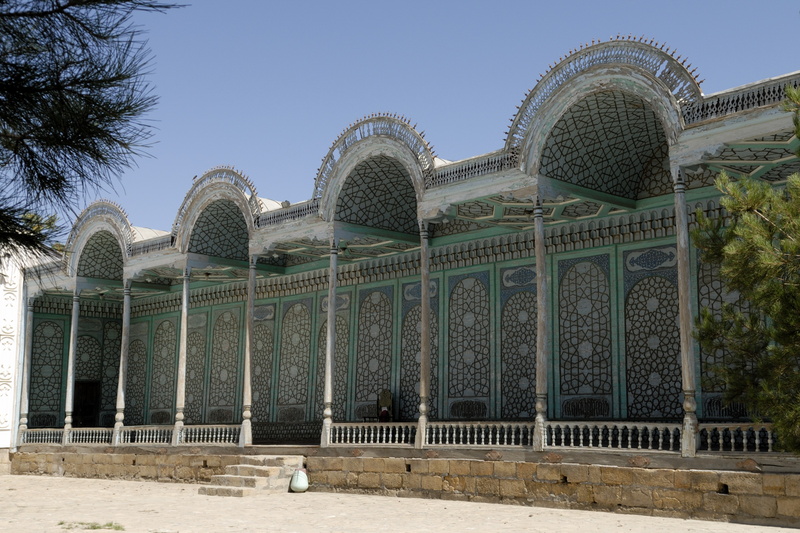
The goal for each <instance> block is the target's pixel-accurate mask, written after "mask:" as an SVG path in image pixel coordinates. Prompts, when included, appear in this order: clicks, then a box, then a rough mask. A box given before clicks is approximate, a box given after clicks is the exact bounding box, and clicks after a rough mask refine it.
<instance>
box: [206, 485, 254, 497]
mask: <svg viewBox="0 0 800 533" xmlns="http://www.w3.org/2000/svg"><path fill="white" fill-rule="evenodd" d="M197 492H198V494H204V495H206V496H232V497H234V498H241V497H243V496H252V495H253V494H255V493H256V489H248V488H245V487H217V486H213V485H204V486H202V487H200V490H198V491H197Z"/></svg>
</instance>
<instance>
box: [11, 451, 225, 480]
mask: <svg viewBox="0 0 800 533" xmlns="http://www.w3.org/2000/svg"><path fill="white" fill-rule="evenodd" d="M240 459H241V456H240V455H214V454H205V453H204V454H191V453H188V454H178V453H166V451H163V452H162V453H159V452H158V451H155V452H147V451H144V452H131V453H124V452H119V451H116V450H115V451H109V452H108V453H103V452H83V453H76V452H63V453H60V452H43V451H42V452H25V453H19V452H17V453H15V454H12V459H11V473H12V474H36V475H49V476H68V477H84V478H107V479H128V480H142V481H177V482H184V483H204V482H208V481H210V480H211V476H213V475H216V474H222V473H223V470H224V469H225V467H226V466H228V465H235V464H239V463H240Z"/></svg>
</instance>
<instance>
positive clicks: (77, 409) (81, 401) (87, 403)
mask: <svg viewBox="0 0 800 533" xmlns="http://www.w3.org/2000/svg"><path fill="white" fill-rule="evenodd" d="M100 390H101V387H100V382H99V381H76V382H75V399H74V401H73V402H72V405H73V411H72V427H76V428H92V427H99V425H100V399H101V397H100Z"/></svg>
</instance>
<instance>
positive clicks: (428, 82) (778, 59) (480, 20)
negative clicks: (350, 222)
mask: <svg viewBox="0 0 800 533" xmlns="http://www.w3.org/2000/svg"><path fill="white" fill-rule="evenodd" d="M556 4H557V5H556ZM136 20H137V22H138V23H140V24H141V25H142V26H143V27H144V28H145V29H146V30H147V32H148V39H149V43H150V48H151V49H152V52H153V58H154V59H153V64H152V74H151V75H150V78H149V79H150V81H151V84H152V86H153V89H154V91H155V94H157V95H158V96H159V98H160V100H159V104H158V107H157V109H156V110H155V111H153V112H152V113H150V114H149V116H148V119H149V120H151V121H152V123H153V124H154V125H155V126H156V130H155V132H154V133H155V134H154V137H153V139H152V141H153V142H154V145H153V146H152V147H151V148H149V150H148V152H149V153H150V155H151V157H148V158H140V159H138V160H137V163H138V165H137V166H136V167H134V168H132V169H130V170H129V171H127V172H126V173H124V175H122V176H121V179H120V182H119V184H118V185H117V186H116V187H115V190H114V191H101V192H100V193H99V194H98V195H97V196H96V198H107V199H111V200H113V201H115V202H117V203H119V204H120V205H121V206H122V207H123V208H124V209H125V211H126V212H127V213H128V217H129V219H130V222H131V224H133V225H135V226H145V227H150V228H156V229H163V230H169V229H170V228H171V226H172V223H173V221H174V217H175V214H176V213H177V210H178V208H179V207H180V204H181V202H182V201H183V198H184V195H185V194H186V193H187V192H188V190H189V188H190V187H191V182H192V177H193V176H195V175H201V174H203V173H204V172H205V171H206V170H208V169H210V168H212V167H214V166H217V165H233V166H234V167H235V168H237V169H238V170H240V171H242V172H243V173H245V174H246V175H248V176H249V177H250V178H251V180H252V181H253V182H254V183H255V186H256V188H257V190H258V193H259V196H262V197H267V198H271V199H274V200H279V201H282V200H290V201H291V202H298V201H302V200H307V199H309V198H310V197H311V194H312V191H313V188H314V178H315V176H316V172H317V169H318V167H319V164H320V162H321V160H322V158H323V157H324V156H325V154H326V153H327V151H328V149H329V148H330V145H331V143H332V142H333V141H334V140H335V139H336V137H337V136H338V135H339V133H341V131H342V130H344V129H345V128H347V127H348V126H349V125H350V124H351V123H353V122H355V121H356V120H358V119H359V118H361V117H363V116H365V115H368V114H370V113H375V112H391V113H398V114H401V115H404V116H406V117H408V118H409V119H410V120H411V121H412V123H416V124H417V128H418V129H419V130H421V131H425V133H426V139H427V140H428V141H429V142H430V143H431V144H432V145H433V147H434V149H435V152H436V154H437V155H438V156H440V157H442V158H445V159H450V160H457V159H463V158H466V157H471V156H475V155H479V154H482V153H486V152H490V151H493V150H496V149H498V148H501V147H502V146H503V141H504V139H505V136H504V134H505V131H506V128H507V126H508V123H509V120H510V119H511V118H512V117H513V116H514V113H515V111H516V107H515V106H516V105H518V104H519V103H520V101H521V100H522V98H523V97H524V95H525V93H526V92H527V91H528V90H530V89H531V88H532V87H533V86H534V85H535V83H536V80H537V79H538V77H539V74H540V73H541V74H543V73H545V72H546V71H547V69H548V68H549V65H552V64H555V63H556V62H558V60H559V57H561V56H564V55H565V54H567V53H568V52H569V51H570V50H571V49H573V48H577V47H578V46H580V45H581V44H583V43H587V42H590V41H591V40H592V39H602V40H604V41H606V40H608V39H609V38H610V37H612V36H616V35H617V34H622V35H628V34H633V35H636V36H640V35H644V36H645V37H647V38H648V39H649V38H653V39H655V40H657V41H659V42H662V43H666V44H667V45H668V46H669V47H671V48H674V49H677V53H678V54H680V55H682V56H684V57H688V58H689V62H691V64H692V66H693V67H697V75H698V77H699V79H705V81H704V82H703V84H702V85H701V88H702V89H703V92H704V93H705V94H710V93H714V92H718V91H721V90H725V89H729V88H733V87H736V86H739V85H743V84H747V83H751V82H754V81H758V80H761V79H764V78H769V77H773V76H778V75H781V74H786V73H789V72H792V71H796V70H798V69H800V60H799V59H798V57H800V52H798V48H797V44H796V43H797V35H798V33H799V32H798V29H800V2H798V1H797V0H774V1H773V0H764V1H761V2H753V1H741V0H727V1H716V0H714V1H711V0H695V1H692V2H689V1H683V0H673V1H670V2H650V1H645V0H640V1H635V2H634V1H583V0H573V1H572V2H558V3H556V2H538V1H533V0H528V1H502V0H495V1H493V2H488V1H487V2H483V1H471V0H461V1H436V0H428V1H416V0H413V1H411V0H405V1H402V2H383V1H378V0H372V1H347V0H340V1H339V2H321V1H320V2H316V1H293V2H291V1H284V2H273V1H265V0H226V1H222V0H197V1H195V2H192V3H191V5H190V6H188V7H185V8H183V9H179V10H174V11H170V12H168V13H167V14H164V15H160V14H143V15H140V16H138V17H137V19H136ZM94 199H95V197H94V196H93V197H89V198H87V199H86V201H87V203H88V202H90V201H92V200H94ZM81 207H82V206H81ZM69 222H70V223H71V221H69Z"/></svg>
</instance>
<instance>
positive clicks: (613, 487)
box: [307, 457, 800, 526]
mask: <svg viewBox="0 0 800 533" xmlns="http://www.w3.org/2000/svg"><path fill="white" fill-rule="evenodd" d="M307 467H308V474H309V481H310V485H311V486H310V490H317V491H332V492H338V491H341V492H358V493H373V494H386V495H393V496H414V497H426V498H443V499H453V500H471V501H484V502H500V503H515V504H524V505H539V506H547V507H563V508H574V509H595V510H605V511H622V512H633V513H640V514H646V515H653V516H670V517H681V518H699V519H708V520H724V521H731V522H745V523H758V524H768V525H792V526H798V525H800V474H784V473H779V474H772V473H750V472H726V471H712V470H678V469H663V468H637V467H622V466H599V465H586V464H567V463H561V464H550V463H535V462H509V461H490V460H470V459H405V458H377V457H309V458H308V462H307Z"/></svg>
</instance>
